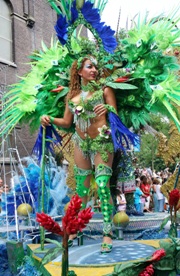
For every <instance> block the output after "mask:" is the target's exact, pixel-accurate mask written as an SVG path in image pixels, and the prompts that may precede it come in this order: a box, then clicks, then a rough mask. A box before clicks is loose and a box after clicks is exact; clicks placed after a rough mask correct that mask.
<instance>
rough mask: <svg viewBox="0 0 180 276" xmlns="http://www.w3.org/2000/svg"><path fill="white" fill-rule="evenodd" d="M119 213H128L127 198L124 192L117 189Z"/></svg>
mask: <svg viewBox="0 0 180 276" xmlns="http://www.w3.org/2000/svg"><path fill="white" fill-rule="evenodd" d="M115 193H116V205H117V212H121V211H126V198H125V195H124V194H123V192H122V190H120V189H116V192H115Z"/></svg>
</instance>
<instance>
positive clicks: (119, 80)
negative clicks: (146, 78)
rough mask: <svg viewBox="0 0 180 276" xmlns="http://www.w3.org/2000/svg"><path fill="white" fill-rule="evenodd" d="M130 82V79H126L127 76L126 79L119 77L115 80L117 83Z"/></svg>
mask: <svg viewBox="0 0 180 276" xmlns="http://www.w3.org/2000/svg"><path fill="white" fill-rule="evenodd" d="M128 80H129V78H128V77H126V76H124V77H119V78H117V79H116V80H115V82H126V81H128Z"/></svg>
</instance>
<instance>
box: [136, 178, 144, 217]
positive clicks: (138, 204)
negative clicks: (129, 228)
mask: <svg viewBox="0 0 180 276" xmlns="http://www.w3.org/2000/svg"><path fill="white" fill-rule="evenodd" d="M142 196H145V195H144V194H143V192H142V191H141V189H140V179H139V178H137V179H136V190H135V192H134V207H135V208H136V211H137V212H141V197H142Z"/></svg>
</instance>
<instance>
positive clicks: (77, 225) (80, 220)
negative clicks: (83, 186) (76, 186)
mask: <svg viewBox="0 0 180 276" xmlns="http://www.w3.org/2000/svg"><path fill="white" fill-rule="evenodd" d="M81 205H82V200H81V198H80V197H79V196H78V195H74V196H73V197H72V199H71V201H70V204H69V206H68V209H67V211H66V214H65V216H64V217H63V218H62V229H61V227H60V225H59V224H58V223H57V222H55V221H54V220H53V219H52V218H51V217H50V216H48V215H46V214H44V213H41V214H39V213H37V219H36V220H37V222H39V223H40V225H41V226H43V227H44V228H45V229H46V230H48V231H50V232H52V233H55V234H58V235H60V236H64V233H66V234H67V235H71V234H76V233H77V232H78V231H82V229H84V228H85V227H86V225H87V224H88V223H89V220H90V219H91V218H92V216H93V212H91V208H86V209H83V210H81Z"/></svg>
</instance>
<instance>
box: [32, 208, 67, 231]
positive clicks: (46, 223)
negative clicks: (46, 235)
mask: <svg viewBox="0 0 180 276" xmlns="http://www.w3.org/2000/svg"><path fill="white" fill-rule="evenodd" d="M36 220H37V222H39V223H40V225H41V226H42V227H44V228H45V229H46V230H48V231H49V232H52V233H54V234H57V235H60V236H63V231H62V229H61V227H60V225H59V224H58V223H57V222H55V221H54V220H53V219H52V218H51V217H50V216H48V215H46V214H45V213H41V214H39V213H37V214H36Z"/></svg>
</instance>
